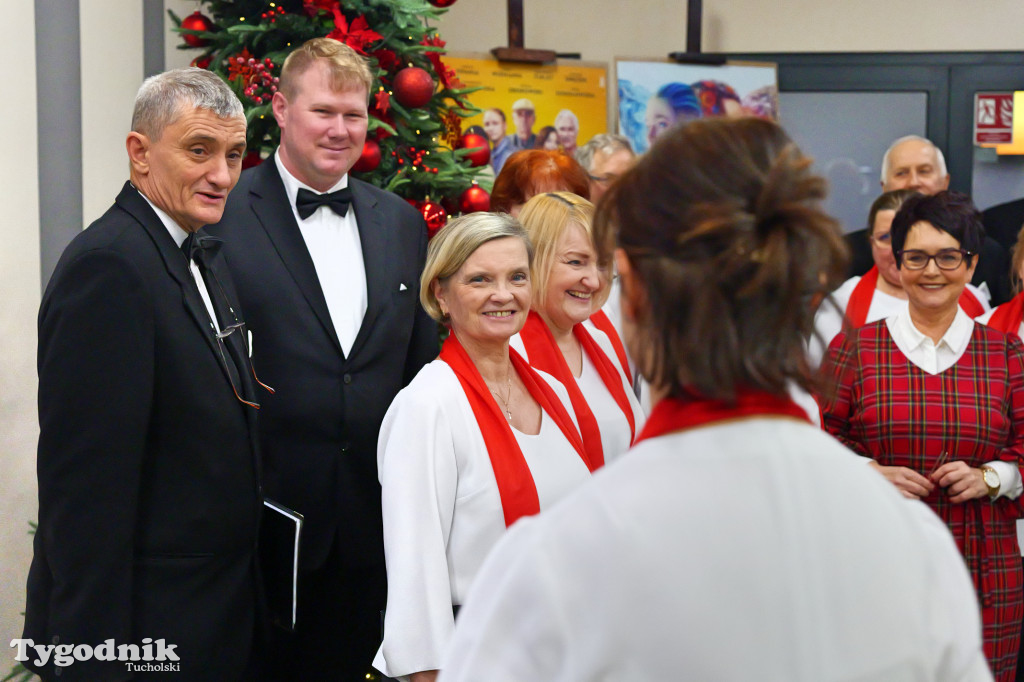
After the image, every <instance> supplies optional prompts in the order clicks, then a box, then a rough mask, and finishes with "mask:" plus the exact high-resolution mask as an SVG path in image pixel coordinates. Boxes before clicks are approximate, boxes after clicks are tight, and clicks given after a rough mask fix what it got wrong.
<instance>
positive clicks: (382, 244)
mask: <svg viewBox="0 0 1024 682" xmlns="http://www.w3.org/2000/svg"><path fill="white" fill-rule="evenodd" d="M349 187H351V188H352V208H353V209H354V210H355V212H356V224H357V225H358V226H359V243H360V246H361V247H362V251H363V271H364V272H365V273H366V313H365V314H364V315H363V322H362V324H360V325H359V333H358V334H356V338H355V341H354V342H353V343H352V349H351V350H350V352H349V357H354V356H355V354H356V353H358V352H359V349H360V348H361V347H362V346H363V344H364V343H366V340H367V339H368V337H369V336H370V332H371V331H372V330H373V323H374V321H375V320H376V319H377V315H378V314H380V311H381V309H382V308H383V307H384V303H385V301H387V297H388V296H389V295H391V294H392V293H393V292H389V291H387V283H388V281H389V280H388V278H387V277H385V276H384V273H386V272H387V268H388V262H387V257H388V254H389V253H390V249H389V244H390V238H389V233H388V229H387V226H386V225H385V224H384V221H383V218H382V216H381V212H380V209H379V208H378V206H377V200H376V199H374V198H373V196H372V195H371V194H370V193H369V192H367V191H366V189H365V188H364V187H362V186H361V185H360V183H359V181H357V180H353V179H352V177H351V176H349Z"/></svg>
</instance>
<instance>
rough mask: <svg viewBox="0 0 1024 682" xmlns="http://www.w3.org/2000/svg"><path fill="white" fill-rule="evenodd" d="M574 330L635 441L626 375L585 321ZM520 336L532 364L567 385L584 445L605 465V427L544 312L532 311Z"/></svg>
mask: <svg viewBox="0 0 1024 682" xmlns="http://www.w3.org/2000/svg"><path fill="white" fill-rule="evenodd" d="M572 333H573V336H575V337H576V339H577V340H578V341H579V342H580V346H582V348H583V352H584V353H586V354H587V357H589V358H590V361H591V362H592V363H593V364H594V367H595V368H596V369H597V373H598V374H599V375H600V376H601V383H603V384H604V385H605V387H606V388H607V389H608V392H609V393H611V395H612V398H614V399H615V403H616V404H617V405H618V406H619V409H621V410H622V412H623V414H625V415H626V419H627V420H628V421H629V440H630V443H632V442H633V440H634V439H635V438H636V419H635V418H634V416H633V407H632V406H631V405H630V404H629V398H628V397H627V396H626V391H625V389H624V388H623V386H622V376H621V375H620V374H619V371H618V370H617V369H615V365H613V364H612V361H611V360H609V359H608V357H607V356H606V355H605V354H604V351H602V350H601V348H600V347H599V346H598V345H597V342H596V341H594V338H593V337H592V336H591V335H590V332H588V331H587V330H586V328H585V327H584V326H583V325H582V324H577V325H573V328H572ZM519 337H520V338H521V339H522V340H523V345H524V346H525V347H526V354H527V356H529V358H530V365H532V366H533V367H536V368H537V369H539V370H543V371H545V372H547V373H548V374H550V375H552V376H553V377H555V378H556V379H558V381H560V382H561V383H562V385H563V386H565V390H566V391H568V392H569V400H570V401H571V402H572V408H573V410H574V411H575V412H576V421H578V422H579V424H580V434H581V435H582V436H583V446H584V447H585V448H586V450H587V455H588V456H589V457H590V461H592V462H594V464H595V466H603V465H604V447H603V446H602V445H601V429H600V428H599V427H598V424H597V418H596V417H595V416H594V412H593V410H591V409H590V405H589V404H587V399H586V398H585V397H584V396H583V391H581V390H580V387H579V384H577V383H576V377H574V376H573V375H572V372H571V371H570V370H569V363H567V362H566V361H565V356H564V355H563V354H562V349H561V348H559V347H558V344H557V343H556V342H555V337H554V336H553V335H552V334H551V330H550V329H548V326H547V324H545V323H544V320H543V319H542V318H541V316H540V315H538V314H537V313H536V312H534V311H530V314H529V316H527V318H526V324H525V325H524V326H523V330H522V331H521V332H519ZM627 376H628V375H627ZM616 454H618V453H616Z"/></svg>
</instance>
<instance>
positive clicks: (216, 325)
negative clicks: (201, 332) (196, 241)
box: [135, 188, 220, 334]
mask: <svg viewBox="0 0 1024 682" xmlns="http://www.w3.org/2000/svg"><path fill="white" fill-rule="evenodd" d="M135 191H137V192H138V188H136V190H135ZM139 196H141V197H142V198H143V199H145V200H146V203H147V204H149V205H150V207H151V208H152V209H153V212H154V213H156V217H157V218H159V219H160V222H161V223H163V225H164V227H165V228H167V231H168V232H169V233H170V235H171V239H173V240H174V243H175V244H176V245H177V246H178V248H179V249H180V248H181V245H182V243H184V241H185V239H186V238H187V237H188V232H186V231H185V230H183V229H181V226H180V225H178V223H176V222H174V218H172V217H171V216H169V215H167V213H166V212H165V211H163V210H162V209H160V208H159V207H158V206H157V205H156V204H154V203H153V202H152V201H150V200H149V197H147V196H146V195H145V194H143V193H142V192H139ZM182 256H184V254H182ZM188 270H189V272H191V273H192V279H194V280H195V281H196V286H197V287H199V296H200V298H202V299H203V305H205V306H206V312H207V313H209V315H210V326H211V327H213V330H214V331H215V332H217V333H218V334H219V333H220V322H219V321H218V320H217V313H215V312H214V311H213V301H211V300H210V292H209V290H208V289H207V288H206V282H205V281H204V280H203V275H202V273H201V272H199V266H198V265H196V262H195V261H194V260H191V259H190V260H189V261H188Z"/></svg>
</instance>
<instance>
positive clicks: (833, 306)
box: [807, 277, 860, 368]
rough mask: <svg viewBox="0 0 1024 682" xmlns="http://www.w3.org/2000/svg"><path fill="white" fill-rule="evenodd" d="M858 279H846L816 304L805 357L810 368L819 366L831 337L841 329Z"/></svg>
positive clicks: (826, 351)
mask: <svg viewBox="0 0 1024 682" xmlns="http://www.w3.org/2000/svg"><path fill="white" fill-rule="evenodd" d="M859 281H860V277H853V278H851V279H849V280H847V281H846V282H844V283H843V285H842V286H840V287H839V288H838V289H836V290H835V291H833V292H832V293H831V294H830V295H829V296H828V297H827V298H826V299H825V300H824V301H822V303H821V305H820V306H818V311H817V312H816V313H815V314H814V332H813V333H812V334H811V338H809V339H808V340H807V359H808V362H810V364H811V367H812V368H817V367H819V366H821V362H822V360H824V359H825V354H826V353H828V346H829V344H830V343H832V339H834V338H835V337H836V335H837V334H839V332H841V331H843V322H844V321H845V318H846V305H847V303H849V301H850V294H851V293H852V291H853V289H854V287H856V285H857V282H859Z"/></svg>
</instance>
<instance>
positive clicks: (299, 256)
mask: <svg viewBox="0 0 1024 682" xmlns="http://www.w3.org/2000/svg"><path fill="white" fill-rule="evenodd" d="M254 172H255V177H254V178H253V182H252V186H251V188H250V190H249V201H250V202H251V206H252V210H253V213H255V214H256V218H257V219H258V220H259V222H260V225H262V227H263V230H264V231H265V232H266V233H267V236H268V237H269V238H270V241H271V242H272V243H273V245H274V249H275V250H276V251H277V253H278V255H279V256H280V257H281V260H282V261H283V262H284V265H285V268H286V269H287V270H288V272H289V274H291V276H292V279H293V280H295V284H296V285H297V286H298V287H299V291H301V292H302V295H303V297H304V298H305V299H306V302H307V303H308V304H309V307H310V308H312V310H313V314H314V315H316V317H317V319H318V320H319V321H320V325H321V326H322V327H323V329H324V331H325V332H326V333H327V335H328V336H329V337H330V338H331V341H333V342H334V346H335V348H337V349H338V352H339V353H341V352H342V351H341V342H340V341H339V340H338V333H337V332H336V331H335V329H334V323H333V322H332V321H331V315H330V312H328V310H327V299H325V298H324V292H323V290H322V289H321V288H320V280H319V279H318V278H317V275H316V266H314V265H313V259H312V258H311V257H310V255H309V249H308V248H306V242H305V240H304V239H303V238H302V232H301V231H299V226H298V225H297V224H296V222H295V215H294V214H293V213H292V207H291V204H290V203H289V201H288V195H287V193H286V192H285V190H284V183H283V182H282V181H281V176H280V174H278V172H277V165H276V164H275V163H274V162H273V160H267V161H266V162H265V163H262V164H260V165H259V166H258V167H257V168H256V170H255V171H254Z"/></svg>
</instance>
